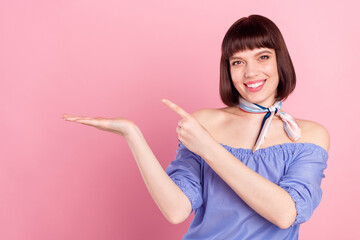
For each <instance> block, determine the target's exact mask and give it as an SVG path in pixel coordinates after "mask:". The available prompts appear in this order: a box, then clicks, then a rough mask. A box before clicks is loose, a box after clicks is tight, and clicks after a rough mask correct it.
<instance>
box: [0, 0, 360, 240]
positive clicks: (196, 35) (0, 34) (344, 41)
mask: <svg viewBox="0 0 360 240" xmlns="http://www.w3.org/2000/svg"><path fill="white" fill-rule="evenodd" d="M289 2H290V1H285V0H283V1H280V0H278V1H265V0H264V1H194V0H191V1H190V0H187V1H184V0H182V1H179V0H176V1H173V0H172V1H141V2H135V1H134V2H131V1H126V2H125V1H115V0H105V1H97V0H61V1H57V0H52V1H42V0H33V1H25V0H23V1H21V0H2V1H1V3H0V114H1V117H0V126H1V138H0V139H1V144H0V239H4V240H20V239H26V240H49V239H51V240H52V239H54V240H55V239H56V240H63V239H68V240H73V239H74V240H75V239H76V240H78V239H87V240H92V239H109V240H111V239H180V238H181V236H182V235H183V234H184V233H185V232H186V230H187V227H188V224H189V223H190V220H191V219H189V220H187V221H186V222H184V223H182V224H180V225H171V224H170V223H168V222H167V221H166V220H165V219H164V217H163V216H162V215H161V213H160V211H159V210H158V209H157V207H156V205H155V203H154V202H153V201H152V199H151V197H150V194H149V193H148V192H147V190H146V188H145V185H144V184H143V182H142V179H141V176H140V174H139V172H138V169H137V166H136V164H135V161H134V159H133V158H132V155H131V153H130V150H129V149H128V146H127V144H126V141H125V140H124V139H122V137H120V136H118V135H115V134H111V133H107V132H102V131H99V130H96V129H94V128H89V127H86V126H82V125H77V124H74V123H69V122H65V121H63V120H62V119H61V115H62V114H63V113H69V114H79V115H89V116H104V117H126V118H130V119H132V120H134V121H135V122H136V123H137V124H138V125H139V127H140V128H141V129H142V131H143V133H144V135H145V137H146V138H147V140H148V142H149V144H150V146H151V147H152V149H153V151H154V153H155V154H156V156H157V157H158V159H159V161H160V162H161V164H162V165H163V167H166V166H167V165H168V164H169V162H170V161H171V160H173V158H174V157H175V150H176V148H177V138H176V137H177V135H176V132H175V127H176V125H177V122H178V120H179V118H178V116H177V115H176V114H175V113H173V112H171V111H170V110H169V109H167V108H166V107H165V106H164V105H163V104H162V103H161V102H160V99H161V98H164V97H166V98H169V99H171V100H173V101H175V102H176V103H178V104H179V105H180V106H182V107H184V108H185V109H186V110H188V111H189V112H193V111H195V110H197V109H200V108H204V107H212V108H218V107H223V104H222V103H221V101H220V98H219V94H218V78H219V77H218V76H219V59H220V44H221V41H222V38H223V36H224V34H225V32H226V31H227V29H228V27H229V26H230V25H231V24H232V23H233V22H234V21H235V20H237V19H238V18H240V17H242V16H248V15H250V14H253V13H257V14H262V15H264V16H267V17H269V18H270V19H272V20H273V21H274V22H275V23H276V24H277V25H278V27H279V28H280V30H281V31H282V33H283V35H284V38H285V40H286V42H287V46H288V48H289V51H290V53H291V56H292V59H293V62H294V64H295V67H296V70H297V77H298V86H297V89H296V91H295V93H294V94H293V95H292V96H291V97H290V98H289V99H288V100H287V101H286V102H285V104H284V106H285V108H284V109H287V111H288V112H289V113H291V114H292V115H294V116H296V117H300V118H304V119H311V120H314V121H317V122H320V123H322V124H323V125H324V126H325V127H327V129H328V130H329V132H330V134H331V140H332V141H331V149H330V159H329V162H328V169H327V170H326V172H325V174H326V178H325V179H324V181H323V185H322V186H323V191H324V195H323V201H322V203H321V204H320V206H319V207H318V209H317V210H316V211H315V213H314V215H313V217H312V218H311V219H310V221H309V222H308V223H305V224H303V225H302V227H301V231H300V239H360V229H359V227H358V223H359V214H360V211H359V210H360V207H359V203H360V188H359V183H360V178H359V174H358V173H359V170H358V169H359V167H360V163H359V156H358V155H359V154H358V151H359V150H358V149H359V148H358V138H357V137H358V136H359V134H360V132H359V131H360V130H359V129H360V128H359V120H360V118H359V111H358V110H359V107H358V105H357V104H358V103H359V100H360V99H359V89H358V88H359V87H360V84H359V76H357V74H356V73H357V72H358V71H359V67H358V65H359V42H360V38H359V36H360V24H359V21H358V10H359V5H358V4H357V3H355V2H357V1H355V0H354V1H344V0H343V1H297V3H289Z"/></svg>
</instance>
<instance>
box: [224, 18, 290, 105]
mask: <svg viewBox="0 0 360 240" xmlns="http://www.w3.org/2000/svg"><path fill="white" fill-rule="evenodd" d="M263 47H264V48H271V49H274V50H275V53H276V61H277V69H278V74H279V85H278V88H277V95H276V100H278V101H281V100H285V99H286V98H287V97H288V96H289V95H290V93H291V92H292V91H293V90H294V89H295V86H296V74H295V69H294V66H293V64H292V61H291V58H290V55H289V52H288V50H287V47H286V44H285V41H284V38H283V36H282V34H281V32H280V30H279V28H278V27H277V26H276V25H275V23H273V22H272V21H271V20H270V19H268V18H266V17H263V16H260V15H250V16H249V17H243V18H240V19H239V20H237V21H236V22H235V23H234V24H233V25H232V26H231V27H230V28H229V30H228V31H227V32H226V34H225V37H224V39H223V42H222V46H221V60H220V96H221V100H222V101H223V103H225V104H226V105H227V106H236V105H237V104H238V103H239V97H240V94H239V92H238V91H237V90H236V88H235V87H234V85H233V83H232V80H231V76H230V64H229V59H230V57H232V56H233V55H234V54H235V53H236V52H239V51H243V50H247V49H249V50H253V49H254V48H263Z"/></svg>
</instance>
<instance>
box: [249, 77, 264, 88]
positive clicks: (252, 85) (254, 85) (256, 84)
mask: <svg viewBox="0 0 360 240" xmlns="http://www.w3.org/2000/svg"><path fill="white" fill-rule="evenodd" d="M265 81H266V79H264V80H257V81H249V82H246V83H244V84H245V86H247V87H248V88H253V89H255V88H258V87H260V86H261V85H263V84H264V83H265Z"/></svg>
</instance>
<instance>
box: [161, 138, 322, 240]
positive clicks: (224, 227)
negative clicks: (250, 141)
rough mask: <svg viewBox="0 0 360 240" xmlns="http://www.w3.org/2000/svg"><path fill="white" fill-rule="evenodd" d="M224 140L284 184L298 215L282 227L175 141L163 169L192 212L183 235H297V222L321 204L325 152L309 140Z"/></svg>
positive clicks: (242, 157) (254, 167) (244, 159)
mask: <svg viewBox="0 0 360 240" xmlns="http://www.w3.org/2000/svg"><path fill="white" fill-rule="evenodd" d="M222 146H223V147H224V148H225V149H227V150H228V151H229V152H230V153H232V154H233V155H234V156H235V157H236V158H238V159H239V161H241V162H243V163H244V164H245V165H246V166H248V167H249V168H250V169H252V170H254V171H255V172H257V173H259V174H260V175H262V176H263V177H265V178H267V179H268V180H270V181H272V182H273V183H275V184H277V185H279V186H280V187H282V188H283V189H285V190H286V191H287V192H288V193H289V194H290V196H291V197H292V198H293V200H294V202H295V204H296V210H297V217H296V220H295V222H294V224H293V225H292V226H291V227H290V228H288V229H281V228H279V227H277V226H276V225H274V224H272V223H271V222H269V221H268V220H266V219H265V218H263V217H262V216H260V215H259V214H258V213H256V212H255V211H254V210H253V209H251V208H250V207H249V206H248V205H247V204H246V203H245V202H244V201H243V200H242V199H241V198H240V197H239V196H238V195H237V194H236V193H235V192H234V191H233V190H232V189H231V188H230V187H229V186H228V185H227V184H226V183H225V182H224V181H223V180H222V179H221V178H220V177H219V176H218V175H217V174H216V173H215V172H214V171H213V170H212V169H211V168H210V166H209V165H208V164H207V163H206V162H205V161H204V160H203V159H202V158H201V157H200V156H199V155H197V154H194V153H193V152H191V151H190V150H188V149H187V148H186V147H185V145H183V144H182V143H181V142H180V141H179V146H178V150H177V154H176V157H175V160H174V161H172V162H171V163H170V165H169V166H168V168H167V169H166V172H167V174H168V175H169V176H170V177H171V179H172V180H173V181H174V182H175V183H176V184H177V185H178V186H179V187H180V188H181V190H182V191H183V192H184V193H185V195H186V196H187V197H188V198H189V200H190V202H191V205H192V209H193V211H194V218H193V221H192V222H191V224H190V227H189V230H188V232H187V233H186V234H185V235H184V237H183V239H185V240H189V239H197V240H198V239H207V240H211V239H227V240H231V239H241V240H246V239H251V240H257V239H261V240H264V239H266V240H272V239H276V240H282V239H291V240H293V239H298V234H299V227H300V223H303V222H305V221H307V220H308V219H309V218H310V216H311V215H312V213H313V211H314V209H315V208H316V207H317V206H318V205H319V203H320V200H321V196H322V191H321V188H320V184H321V180H322V178H324V173H323V172H324V170H325V168H326V166H327V164H326V162H327V159H328V154H327V152H326V151H325V150H324V149H323V148H321V147H320V146H318V145H315V144H312V143H285V144H281V145H275V146H271V147H267V148H262V149H259V150H257V151H255V152H254V153H253V152H252V151H251V149H243V148H233V147H230V146H227V145H223V144H222Z"/></svg>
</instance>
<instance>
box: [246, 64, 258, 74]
mask: <svg viewBox="0 0 360 240" xmlns="http://www.w3.org/2000/svg"><path fill="white" fill-rule="evenodd" d="M255 76H257V66H256V63H252V62H248V63H247V64H246V68H245V77H246V78H253V77H255Z"/></svg>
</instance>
